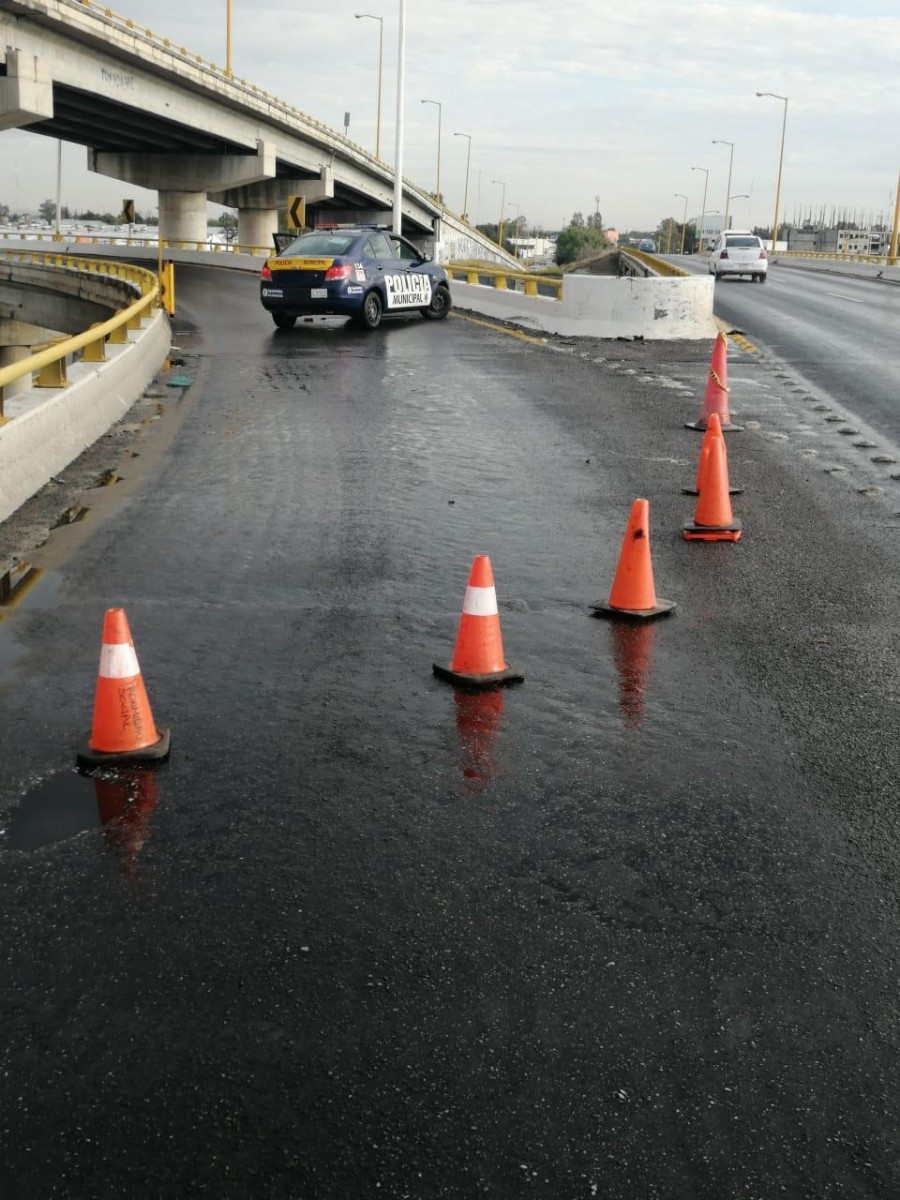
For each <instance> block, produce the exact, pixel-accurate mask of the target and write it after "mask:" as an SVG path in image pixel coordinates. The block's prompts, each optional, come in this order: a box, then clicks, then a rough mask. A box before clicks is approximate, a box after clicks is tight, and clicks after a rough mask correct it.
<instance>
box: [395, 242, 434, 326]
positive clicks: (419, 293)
mask: <svg viewBox="0 0 900 1200" xmlns="http://www.w3.org/2000/svg"><path fill="white" fill-rule="evenodd" d="M388 241H389V242H390V245H391V254H392V264H391V269H390V274H393V275H395V276H396V278H395V280H393V284H394V288H393V292H394V294H393V296H392V300H393V303H392V304H391V305H390V307H391V308H398V309H404V308H405V309H418V308H427V307H428V305H429V304H430V303H431V289H432V279H431V274H430V272H429V271H428V269H427V263H426V262H425V260H424V259H423V258H422V256H421V254H420V253H419V251H418V250H417V249H416V248H415V246H414V245H413V244H412V243H411V242H408V241H406V239H405V238H402V237H400V235H399V234H396V233H394V234H390V235H389V237H388Z"/></svg>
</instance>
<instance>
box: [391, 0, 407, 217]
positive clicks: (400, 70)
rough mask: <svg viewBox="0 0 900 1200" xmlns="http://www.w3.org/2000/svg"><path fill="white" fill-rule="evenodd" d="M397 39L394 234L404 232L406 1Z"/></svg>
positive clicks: (401, 7) (401, 11)
mask: <svg viewBox="0 0 900 1200" xmlns="http://www.w3.org/2000/svg"><path fill="white" fill-rule="evenodd" d="M399 24H400V32H399V35H398V39H397V132H396V143H395V146H396V148H395V150H394V222H393V225H394V233H402V232H403V84H404V60H405V57H406V0H400V22H399Z"/></svg>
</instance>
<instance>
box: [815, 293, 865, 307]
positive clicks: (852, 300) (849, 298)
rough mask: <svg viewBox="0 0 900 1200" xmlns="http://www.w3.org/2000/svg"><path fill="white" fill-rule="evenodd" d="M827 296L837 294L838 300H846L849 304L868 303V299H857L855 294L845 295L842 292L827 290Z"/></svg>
mask: <svg viewBox="0 0 900 1200" xmlns="http://www.w3.org/2000/svg"><path fill="white" fill-rule="evenodd" d="M825 295H826V296H836V297H837V299H838V300H846V301H847V302H848V304H867V303H868V301H866V300H857V299H856V297H855V296H844V295H842V294H841V293H840V292H826V293H825Z"/></svg>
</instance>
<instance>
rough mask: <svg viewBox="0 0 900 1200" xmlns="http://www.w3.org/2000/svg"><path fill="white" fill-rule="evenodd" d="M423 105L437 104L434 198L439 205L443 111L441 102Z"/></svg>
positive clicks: (427, 102) (434, 101)
mask: <svg viewBox="0 0 900 1200" xmlns="http://www.w3.org/2000/svg"><path fill="white" fill-rule="evenodd" d="M422 103H423V104H436V105H437V110H438V151H437V184H436V185H435V192H434V198H435V199H436V200H437V202H438V204H440V203H441V111H442V105H441V102H440V100H423V101H422Z"/></svg>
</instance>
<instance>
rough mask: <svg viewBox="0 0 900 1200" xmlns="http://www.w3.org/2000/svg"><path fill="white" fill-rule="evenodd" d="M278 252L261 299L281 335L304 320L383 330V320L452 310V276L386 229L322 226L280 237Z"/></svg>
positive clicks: (265, 274)
mask: <svg viewBox="0 0 900 1200" xmlns="http://www.w3.org/2000/svg"><path fill="white" fill-rule="evenodd" d="M275 246H276V250H277V251H278V252H277V253H276V254H275V255H274V256H273V257H272V258H270V259H268V260H267V262H266V265H265V266H264V267H263V269H262V275H261V277H260V282H259V297H260V300H261V301H262V305H263V308H265V309H266V310H267V311H268V312H270V313H271V314H272V320H273V321H274V322H275V324H276V325H277V326H278V328H279V329H291V328H292V327H293V325H294V322H295V321H296V320H297V318H298V317H304V316H329V315H331V316H344V317H350V318H351V319H352V320H353V322H354V323H355V324H356V325H358V326H360V328H362V329H376V328H377V327H378V326H379V325H380V324H381V320H382V317H394V316H402V315H404V314H406V315H409V314H410V313H414V312H417V311H418V312H420V313H421V314H422V316H423V317H426V318H427V319H428V320H431V321H440V320H441V319H442V318H443V317H446V315H447V313H448V312H449V311H450V285H449V281H448V279H447V272H446V271H445V270H444V269H443V268H442V267H439V266H438V265H437V264H436V263H433V262H431V261H430V260H429V259H427V258H423V256H422V255H421V254H420V253H419V251H418V250H417V249H416V248H415V246H413V245H412V243H411V242H408V241H406V239H405V238H402V237H400V236H399V235H398V234H396V233H391V232H390V231H389V230H387V229H384V228H382V227H380V226H372V225H352V226H347V225H337V226H320V227H319V228H318V229H315V230H313V231H312V232H310V233H302V234H301V235H300V236H299V237H287V238H286V237H285V235H284V234H276V235H275Z"/></svg>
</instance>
